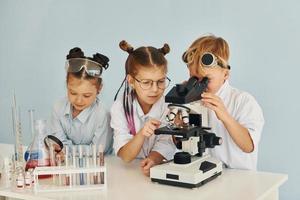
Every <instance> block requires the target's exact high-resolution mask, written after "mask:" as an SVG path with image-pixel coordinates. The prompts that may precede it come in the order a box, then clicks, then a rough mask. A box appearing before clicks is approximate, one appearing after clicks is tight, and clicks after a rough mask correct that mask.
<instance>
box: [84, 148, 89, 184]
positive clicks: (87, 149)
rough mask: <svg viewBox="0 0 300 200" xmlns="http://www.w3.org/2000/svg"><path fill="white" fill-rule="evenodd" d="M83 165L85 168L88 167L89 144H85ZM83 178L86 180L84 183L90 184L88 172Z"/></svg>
mask: <svg viewBox="0 0 300 200" xmlns="http://www.w3.org/2000/svg"><path fill="white" fill-rule="evenodd" d="M84 166H85V167H86V168H89V167H90V146H85V154H84ZM84 178H85V180H86V184H87V185H88V184H90V173H85V174H84Z"/></svg>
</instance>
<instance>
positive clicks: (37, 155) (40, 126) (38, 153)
mask: <svg viewBox="0 0 300 200" xmlns="http://www.w3.org/2000/svg"><path fill="white" fill-rule="evenodd" d="M46 136H47V121H46V120H35V121H34V137H33V140H32V142H31V144H30V149H29V158H28V161H27V163H26V167H25V170H26V171H27V170H28V169H30V168H35V167H37V166H38V167H44V166H50V159H49V151H48V149H47V148H46V146H45V143H44V138H45V137H46ZM39 178H43V177H40V176H39Z"/></svg>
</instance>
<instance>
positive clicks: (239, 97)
mask: <svg viewBox="0 0 300 200" xmlns="http://www.w3.org/2000/svg"><path fill="white" fill-rule="evenodd" d="M182 58H183V61H184V62H185V63H187V66H188V69H189V72H190V76H196V77H198V78H200V79H202V78H204V77H207V78H208V80H209V82H208V86H207V90H206V92H204V93H203V94H202V95H201V97H202V99H201V103H202V104H201V103H199V104H198V106H199V107H201V106H202V105H204V106H205V107H206V108H208V126H209V127H211V128H212V132H213V133H215V134H216V135H217V136H219V137H222V139H223V143H222V145H220V146H216V147H215V148H213V149H210V151H211V153H212V155H213V156H214V157H216V158H218V159H220V160H221V161H222V162H223V163H224V164H225V165H226V166H228V167H230V168H239V169H251V170H256V165H257V152H258V144H259V141H260V136H261V132H262V129H263V125H264V117H263V113H262V110H261V108H260V106H259V105H258V103H257V102H256V100H255V99H254V97H253V96H252V95H250V94H249V93H247V92H244V91H241V90H238V89H236V88H234V87H232V86H231V85H230V84H229V81H228V79H229V75H230V66H229V65H228V60H229V46H228V44H227V42H226V41H225V40H224V39H223V38H221V37H216V36H214V35H207V36H203V37H200V38H198V39H197V40H195V41H194V42H193V43H192V45H191V46H190V47H189V48H188V49H187V51H186V52H184V54H183V56H182ZM199 110H201V109H199ZM204 118H206V117H204Z"/></svg>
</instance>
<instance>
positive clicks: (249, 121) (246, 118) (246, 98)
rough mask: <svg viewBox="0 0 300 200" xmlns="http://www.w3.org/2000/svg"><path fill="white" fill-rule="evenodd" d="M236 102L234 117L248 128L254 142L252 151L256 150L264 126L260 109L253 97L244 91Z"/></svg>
mask: <svg viewBox="0 0 300 200" xmlns="http://www.w3.org/2000/svg"><path fill="white" fill-rule="evenodd" d="M238 102H239V103H238V106H237V110H236V115H237V116H236V119H237V121H238V122H239V123H240V124H241V125H242V126H244V127H245V128H247V129H248V131H249V134H250V136H251V139H252V141H253V144H254V151H256V150H257V148H258V144H259V141H260V138H261V133H262V130H263V126H264V116H263V112H262V109H261V107H260V106H259V104H258V103H257V101H256V100H255V99H254V97H253V96H252V95H250V94H248V93H246V92H244V93H242V95H241V96H240V97H239V101H238Z"/></svg>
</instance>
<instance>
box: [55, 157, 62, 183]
mask: <svg viewBox="0 0 300 200" xmlns="http://www.w3.org/2000/svg"><path fill="white" fill-rule="evenodd" d="M61 160H62V158H61V155H60V154H57V155H56V163H57V166H58V167H59V168H60V167H61ZM57 176H58V185H59V186H61V185H62V174H58V175H57Z"/></svg>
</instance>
